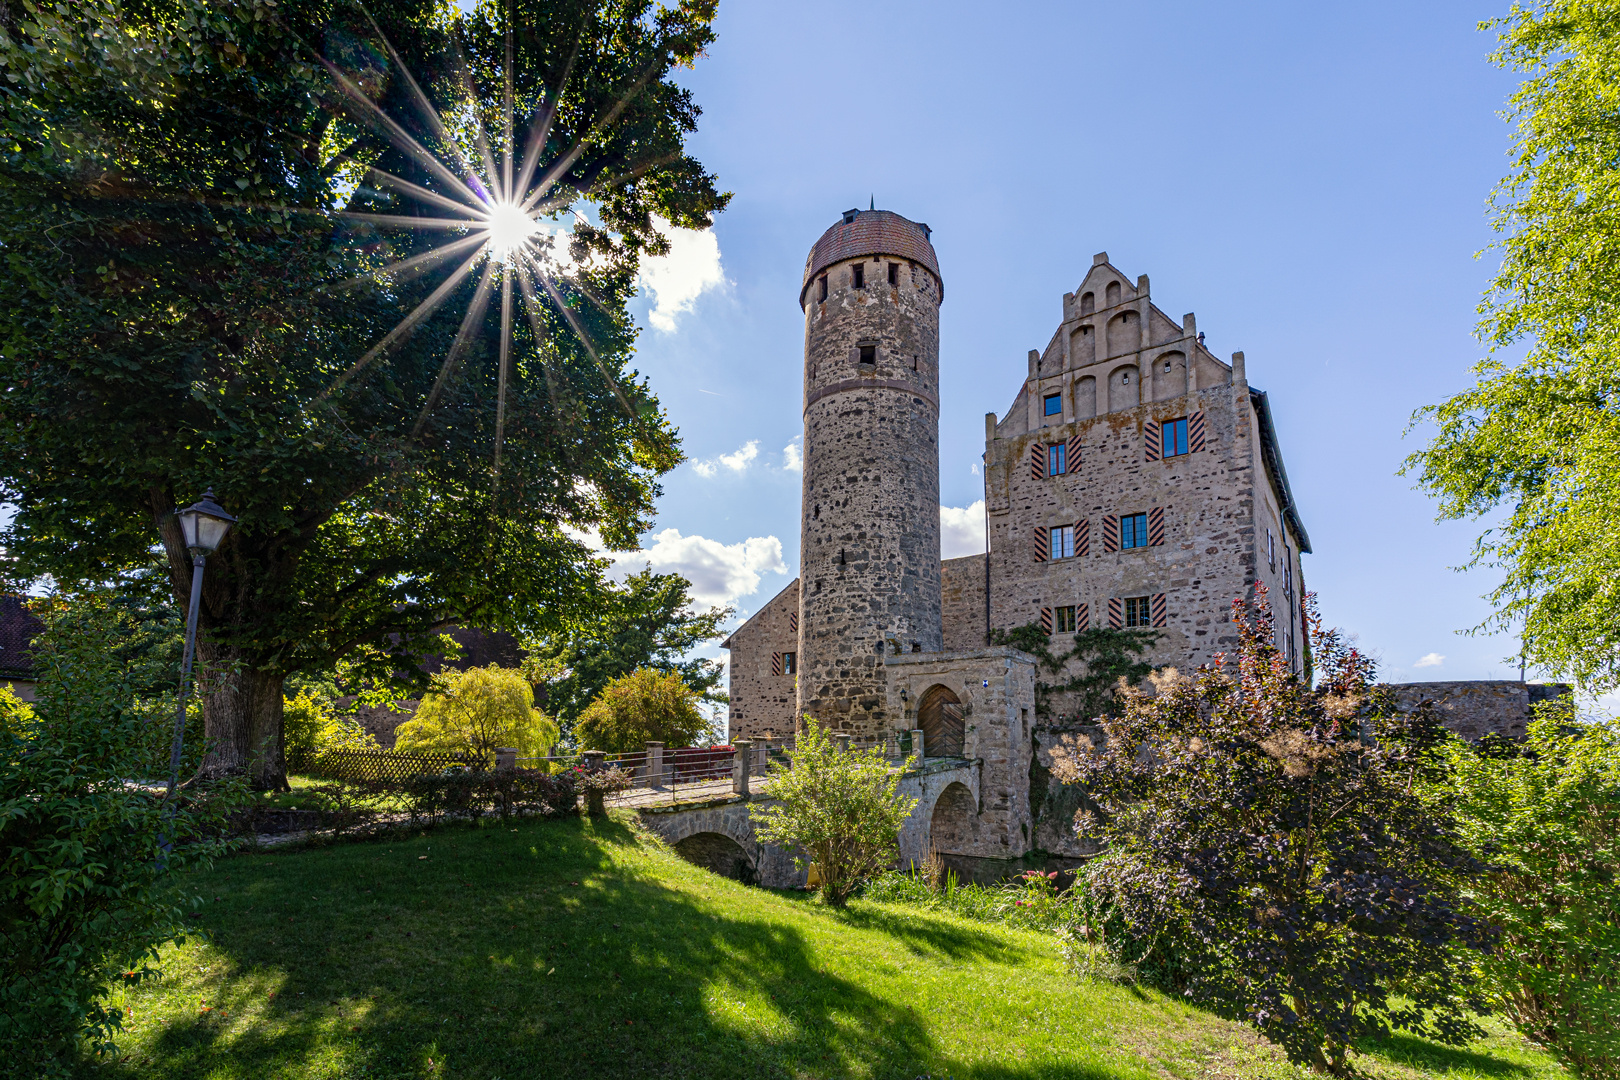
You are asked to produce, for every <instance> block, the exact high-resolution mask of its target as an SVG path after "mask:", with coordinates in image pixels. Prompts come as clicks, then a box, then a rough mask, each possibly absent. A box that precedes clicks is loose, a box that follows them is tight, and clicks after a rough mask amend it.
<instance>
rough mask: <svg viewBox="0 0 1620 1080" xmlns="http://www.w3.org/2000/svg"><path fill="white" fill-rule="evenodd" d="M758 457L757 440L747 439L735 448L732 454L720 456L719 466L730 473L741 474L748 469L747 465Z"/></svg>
mask: <svg viewBox="0 0 1620 1080" xmlns="http://www.w3.org/2000/svg"><path fill="white" fill-rule="evenodd" d="M757 457H759V440H758V439H749V440H748V441H747V442H745V443H743V444H742V446H740V447H738V448H737V452H736V453H734V454H721V455H720V464H722V465H724V466H725V467H726V468H728V469H730V470H731V471H732V472H742V471H743V470H744V469H746V468H748V463H749V462H750V461H753V460H754V459H755V458H757Z"/></svg>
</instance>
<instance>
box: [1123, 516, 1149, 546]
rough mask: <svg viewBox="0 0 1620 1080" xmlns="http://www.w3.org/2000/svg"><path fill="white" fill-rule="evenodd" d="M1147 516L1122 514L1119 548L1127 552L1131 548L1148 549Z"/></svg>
mask: <svg viewBox="0 0 1620 1080" xmlns="http://www.w3.org/2000/svg"><path fill="white" fill-rule="evenodd" d="M1147 542H1148V531H1147V515H1146V514H1121V515H1120V518H1119V548H1120V550H1121V551H1125V550H1127V549H1129V548H1139V547H1147Z"/></svg>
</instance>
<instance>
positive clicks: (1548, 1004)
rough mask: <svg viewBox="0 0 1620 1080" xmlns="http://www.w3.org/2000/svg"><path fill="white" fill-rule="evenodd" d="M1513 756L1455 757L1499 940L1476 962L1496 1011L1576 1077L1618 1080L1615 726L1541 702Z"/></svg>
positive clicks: (1482, 905)
mask: <svg viewBox="0 0 1620 1080" xmlns="http://www.w3.org/2000/svg"><path fill="white" fill-rule="evenodd" d="M1537 709H1538V715H1537V717H1536V719H1535V720H1533V721H1532V722H1531V724H1530V728H1529V732H1528V735H1527V737H1526V738H1525V740H1524V743H1523V745H1522V747H1521V748H1520V753H1519V754H1518V755H1517V756H1502V755H1501V753H1500V752H1499V751H1498V752H1491V751H1489V750H1488V751H1487V752H1485V753H1480V752H1476V751H1474V750H1471V749H1468V748H1465V747H1462V746H1460V745H1458V746H1453V747H1452V748H1451V754H1450V757H1451V766H1452V769H1453V775H1454V777H1455V780H1454V783H1455V796H1456V800H1457V808H1458V815H1459V818H1460V820H1461V825H1462V833H1463V836H1464V837H1465V838H1466V840H1467V841H1468V843H1469V844H1470V845H1472V847H1473V848H1474V850H1475V851H1476V852H1478V854H1479V855H1480V856H1482V857H1484V858H1488V859H1490V860H1491V861H1492V862H1493V863H1494V864H1495V865H1494V867H1493V869H1492V872H1491V873H1490V874H1488V875H1487V876H1485V877H1484V878H1481V879H1479V880H1477V881H1475V882H1472V883H1471V884H1470V892H1471V894H1472V898H1473V901H1474V904H1475V905H1476V907H1477V908H1478V909H1479V910H1481V911H1482V912H1483V913H1484V915H1485V918H1486V919H1488V920H1489V921H1490V922H1491V923H1492V924H1493V925H1495V926H1496V927H1498V928H1499V929H1500V930H1501V931H1502V941H1501V945H1500V947H1499V948H1497V949H1495V950H1493V951H1492V952H1491V953H1490V954H1488V955H1487V956H1485V957H1483V958H1481V959H1479V960H1477V961H1476V962H1477V963H1478V964H1479V968H1480V971H1481V973H1482V975H1483V976H1484V988H1485V991H1486V993H1487V994H1488V995H1489V997H1490V999H1491V1000H1492V1002H1493V1004H1496V1005H1497V1006H1499V1007H1500V1008H1501V1009H1502V1011H1503V1012H1504V1013H1505V1014H1506V1015H1507V1016H1508V1017H1509V1018H1510V1019H1511V1020H1512V1021H1513V1022H1514V1023H1515V1024H1516V1025H1517V1026H1518V1027H1519V1029H1520V1030H1521V1031H1523V1032H1524V1033H1525V1034H1526V1035H1527V1036H1529V1037H1530V1038H1531V1039H1534V1040H1535V1041H1536V1042H1539V1043H1541V1044H1542V1045H1543V1046H1546V1047H1547V1048H1548V1049H1549V1050H1551V1051H1552V1052H1553V1053H1554V1054H1556V1055H1557V1056H1558V1057H1559V1058H1560V1059H1561V1060H1562V1061H1563V1063H1564V1064H1565V1065H1566V1066H1567V1067H1568V1068H1569V1070H1570V1071H1571V1072H1572V1073H1574V1074H1575V1075H1577V1076H1582V1077H1590V1078H1594V1080H1595V1078H1604V1080H1613V1078H1615V1077H1620V725H1617V724H1616V723H1615V722H1613V721H1610V722H1607V723H1602V724H1573V723H1571V720H1572V719H1573V717H1572V716H1571V708H1570V706H1569V705H1568V704H1567V703H1564V702H1546V703H1543V704H1542V705H1539V706H1538V707H1537Z"/></svg>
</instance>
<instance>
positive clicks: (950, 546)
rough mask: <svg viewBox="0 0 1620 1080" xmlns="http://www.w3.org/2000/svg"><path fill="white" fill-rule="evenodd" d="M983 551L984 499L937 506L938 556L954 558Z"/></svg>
mask: <svg viewBox="0 0 1620 1080" xmlns="http://www.w3.org/2000/svg"><path fill="white" fill-rule="evenodd" d="M982 551H984V500H983V499H979V500H978V501H976V502H973V503H970V504H969V505H967V506H963V507H955V506H941V507H940V508H939V557H940V558H942V559H955V558H959V557H960V556H963V555H978V554H979V553H980V552H982Z"/></svg>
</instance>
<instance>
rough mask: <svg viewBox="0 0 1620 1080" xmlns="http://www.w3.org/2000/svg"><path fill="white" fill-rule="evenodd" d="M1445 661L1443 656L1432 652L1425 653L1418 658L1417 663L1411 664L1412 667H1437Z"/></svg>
mask: <svg viewBox="0 0 1620 1080" xmlns="http://www.w3.org/2000/svg"><path fill="white" fill-rule="evenodd" d="M1445 662H1446V658H1445V657H1443V656H1441V655H1440V654H1439V653H1437V652H1432V653H1428V654H1427V655H1425V656H1424V657H1423V658H1422V659H1421V660H1419V661H1418V662H1417V663H1415V664H1413V665H1412V666H1413V667H1439V666H1440V665H1441V664H1443V663H1445Z"/></svg>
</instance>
